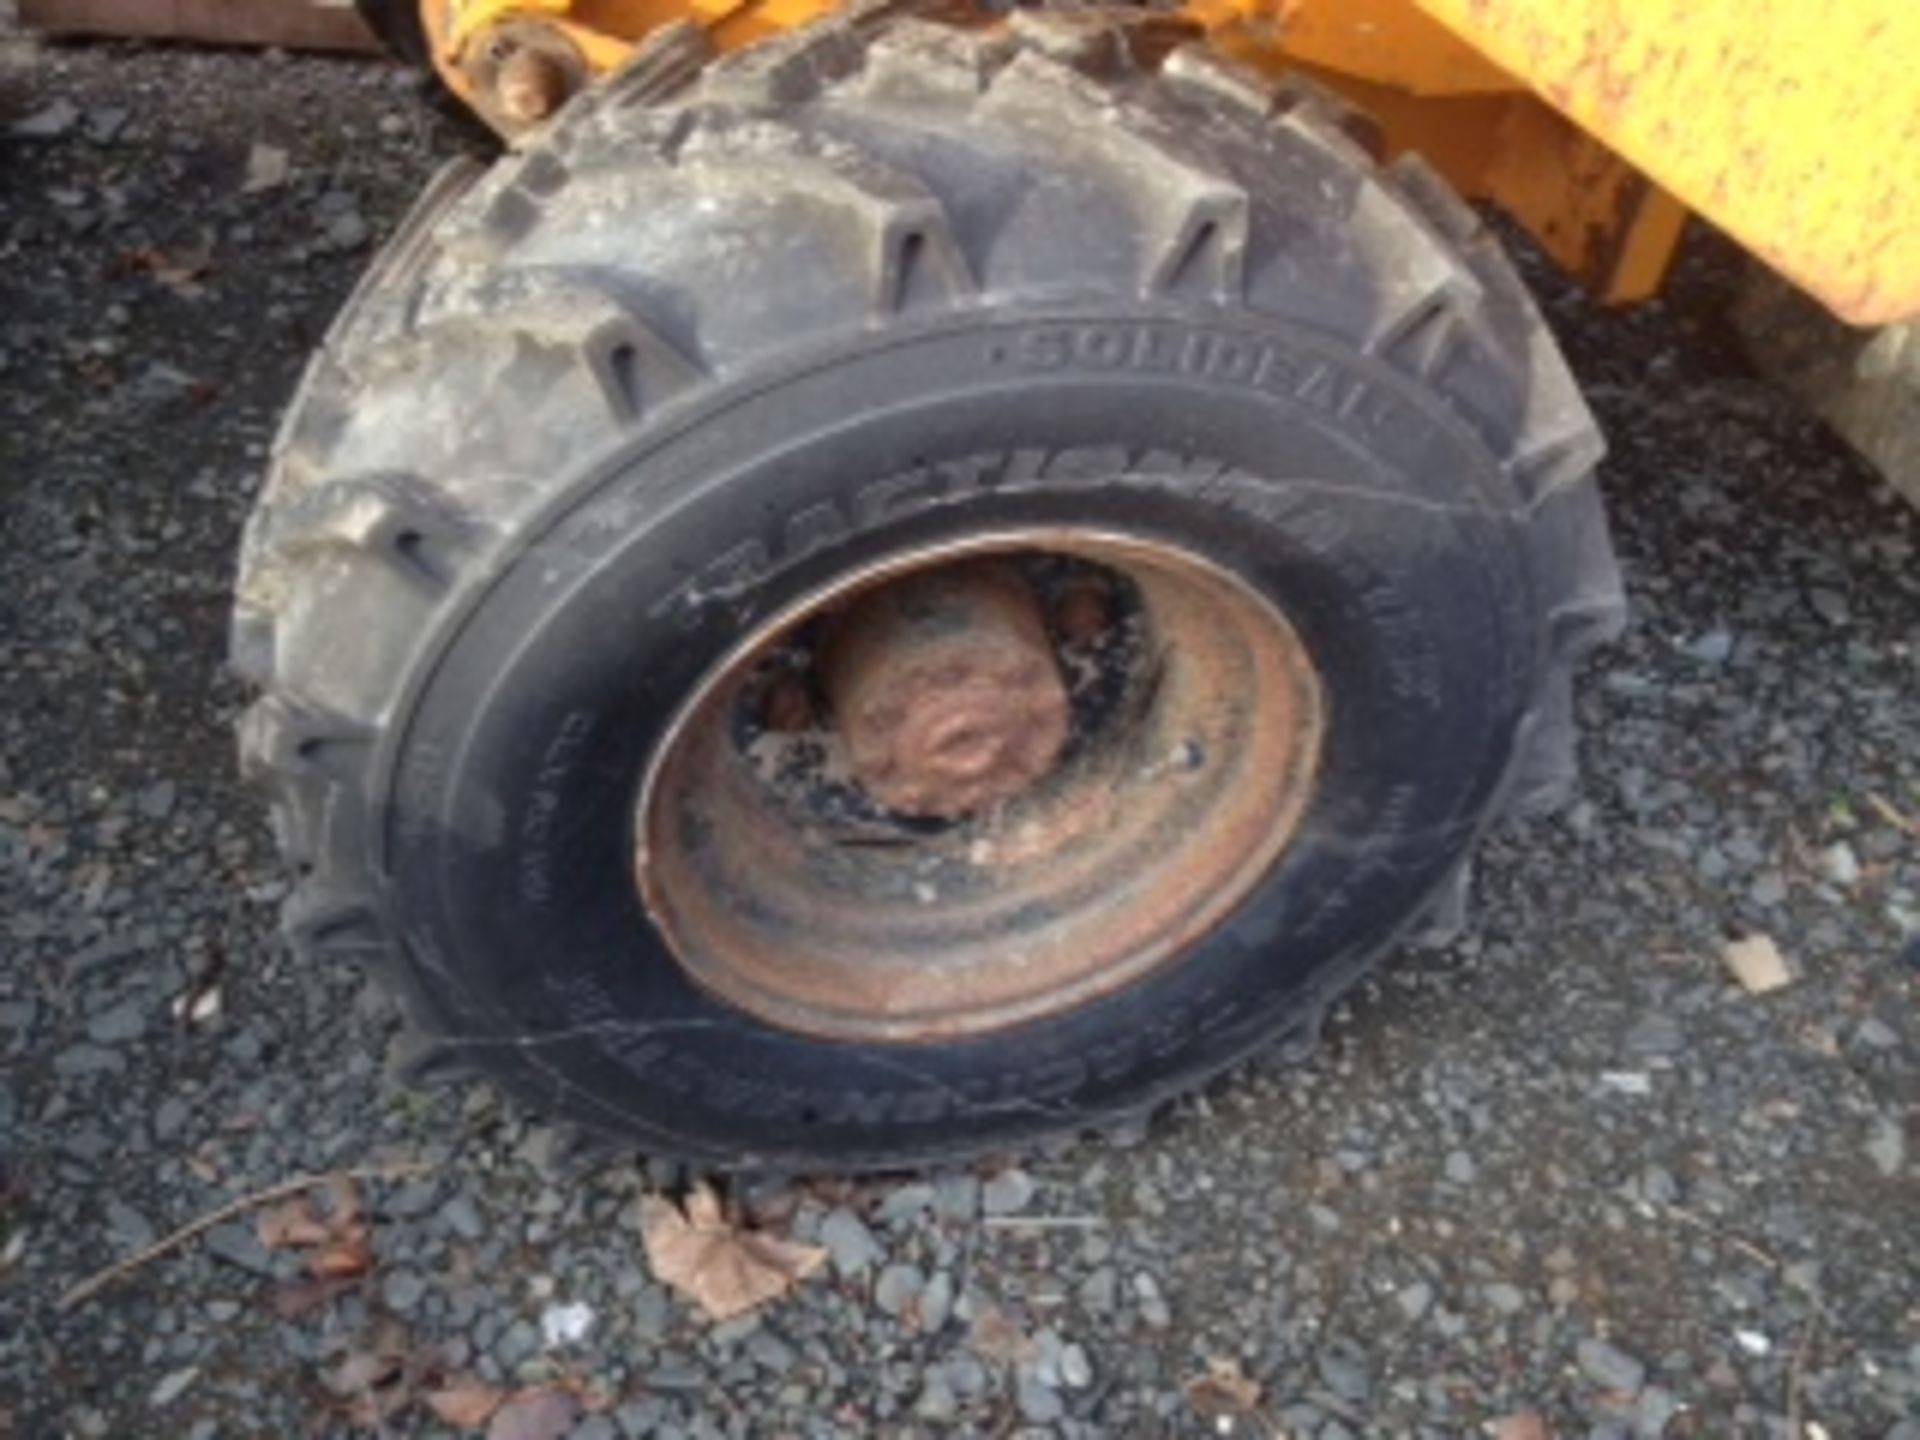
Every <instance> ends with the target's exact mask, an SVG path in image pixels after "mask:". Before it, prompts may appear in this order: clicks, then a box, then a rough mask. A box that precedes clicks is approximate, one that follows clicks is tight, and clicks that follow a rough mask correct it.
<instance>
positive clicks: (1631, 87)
mask: <svg viewBox="0 0 1920 1440" xmlns="http://www.w3.org/2000/svg"><path fill="white" fill-rule="evenodd" d="M1419 4H1420V5H1421V6H1422V8H1424V9H1425V10H1426V11H1427V12H1428V13H1430V14H1431V15H1433V16H1434V18H1436V19H1438V20H1440V21H1442V22H1443V23H1444V24H1446V25H1447V26H1448V27H1449V28H1450V29H1452V30H1453V31H1454V32H1455V33H1456V34H1458V35H1459V36H1460V37H1461V38H1463V39H1464V40H1466V41H1467V42H1468V43H1469V44H1472V45H1474V46H1475V47H1476V48H1478V49H1480V50H1481V51H1483V52H1484V53H1485V54H1486V55H1487V56H1488V57H1490V58H1491V59H1492V60H1493V61H1494V62H1495V63H1496V64H1498V65H1500V66H1501V67H1502V68H1504V69H1506V70H1508V71H1511V72H1512V73H1513V74H1515V75H1518V76H1520V77H1521V78H1523V79H1524V80H1525V81H1526V82H1527V84H1528V85H1529V86H1530V87H1532V88H1533V89H1534V90H1535V91H1536V92H1537V93H1539V94H1540V95H1542V96H1543V97H1544V98H1546V99H1547V100H1548V101H1550V102H1551V103H1552V104H1553V105H1555V106H1556V107H1557V108H1559V109H1560V110H1562V111H1563V112H1565V113H1566V114H1567V115H1569V116H1570V117H1572V118H1573V119H1574V120H1575V121H1576V122H1577V123H1578V124H1580V125H1581V126H1583V127H1584V128H1586V129H1587V130H1588V131H1590V132H1591V133H1592V134H1594V135H1595V136H1597V137H1598V138H1599V139H1600V140H1602V141H1604V142H1605V143H1606V144H1607V145H1608V146H1610V147H1611V148H1612V149H1614V150H1617V151H1619V152H1620V153H1621V154H1622V155H1624V156H1626V158H1627V159H1629V160H1631V161H1632V162H1633V163H1634V164H1635V165H1637V166H1639V167H1640V169H1642V170H1644V171H1645V172H1646V173H1647V174H1648V175H1650V176H1652V177H1653V178H1654V179H1655V180H1656V181H1658V182H1659V183H1660V185H1661V186H1662V187H1664V188H1665V189H1666V190H1668V191H1670V192H1671V193H1672V194H1674V195H1676V196H1678V197H1679V198H1680V199H1681V200H1682V201H1684V202H1685V203H1686V204H1688V205H1689V206H1691V207H1692V208H1693V209H1695V210H1697V211H1698V212H1700V213H1701V214H1702V215H1705V216H1706V217H1707V218H1708V219H1710V220H1712V221H1713V222H1714V223H1715V224H1716V225H1719V226H1720V227H1721V228H1722V229H1725V230H1727V231H1729V232H1731V233H1732V234H1733V235H1734V236H1735V237H1737V238H1738V239H1739V240H1741V241H1742V242H1743V243H1744V244H1746V245H1747V246H1748V248H1750V249H1751V250H1753V251H1754V252H1755V253H1756V254H1758V255H1759V256H1760V257H1761V258H1762V259H1764V260H1766V261H1768V262H1769V263H1770V264H1772V265H1773V266H1774V267H1775V268H1777V269H1779V270H1780V271H1782V272H1783V273H1784V274H1786V275H1787V276H1788V277H1789V278H1791V279H1793V280H1794V281H1796V282H1797V283H1799V284H1800V285H1801V286H1802V287H1804V288H1805V289H1807V290H1808V291H1810V292H1812V293H1813V294H1814V295H1816V296H1818V297H1819V298H1820V299H1821V300H1823V301H1825V302H1826V304H1827V305H1828V306H1829V307H1831V308H1832V309H1833V310H1834V312H1835V313H1837V314H1838V315H1840V316H1841V317H1842V318H1844V319H1848V320H1851V321H1853V322H1855V323H1856V324H1880V323H1884V322H1888V321H1893V320H1899V319H1905V318H1910V317H1914V316H1920V3H1916V0H1823V3H1816V0H1419Z"/></svg>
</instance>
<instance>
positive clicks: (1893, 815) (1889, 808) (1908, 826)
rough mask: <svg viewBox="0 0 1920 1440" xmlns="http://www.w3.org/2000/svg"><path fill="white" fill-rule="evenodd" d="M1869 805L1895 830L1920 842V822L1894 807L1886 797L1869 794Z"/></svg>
mask: <svg viewBox="0 0 1920 1440" xmlns="http://www.w3.org/2000/svg"><path fill="white" fill-rule="evenodd" d="M1867 804H1868V806H1869V807H1870V808H1871V809H1872V810H1873V811H1874V813H1875V814H1877V815H1879V817H1880V818H1881V819H1882V820H1884V821H1886V822H1887V823H1888V824H1889V825H1891V826H1893V828H1894V829H1896V830H1900V831H1903V832H1905V834H1906V835H1907V838H1909V839H1911V840H1920V820H1916V819H1914V818H1913V817H1912V816H1911V815H1907V814H1903V813H1902V812H1901V811H1899V810H1898V809H1896V808H1895V807H1894V804H1893V802H1892V801H1891V800H1889V799H1887V797H1886V796H1884V795H1879V794H1875V793H1872V792H1868V795H1867Z"/></svg>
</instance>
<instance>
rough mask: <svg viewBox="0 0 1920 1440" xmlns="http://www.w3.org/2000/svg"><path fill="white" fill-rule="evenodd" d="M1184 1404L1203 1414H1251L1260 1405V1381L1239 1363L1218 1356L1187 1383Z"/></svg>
mask: <svg viewBox="0 0 1920 1440" xmlns="http://www.w3.org/2000/svg"><path fill="white" fill-rule="evenodd" d="M1186 1392H1187V1404H1189V1405H1191V1406H1192V1407H1193V1408H1194V1409H1195V1410H1197V1411H1199V1412H1200V1413H1201V1414H1202V1415H1251V1414H1252V1413H1253V1412H1254V1411H1255V1410H1256V1409H1258V1408H1259V1405H1260V1384H1259V1382H1258V1381H1256V1380H1252V1379H1250V1378H1248V1376H1247V1375H1246V1373H1245V1372H1244V1371H1242V1370H1241V1368H1240V1362H1239V1361H1238V1360H1233V1359H1222V1358H1220V1357H1218V1356H1216V1357H1214V1358H1213V1359H1211V1360H1209V1361H1207V1371H1206V1373H1205V1374H1204V1375H1196V1376H1194V1377H1193V1378H1192V1379H1191V1380H1189V1381H1187V1384H1186Z"/></svg>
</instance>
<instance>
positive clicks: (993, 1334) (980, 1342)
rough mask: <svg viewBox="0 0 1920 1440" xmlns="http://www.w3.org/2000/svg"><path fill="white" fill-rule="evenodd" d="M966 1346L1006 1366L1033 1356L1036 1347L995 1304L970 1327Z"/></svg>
mask: <svg viewBox="0 0 1920 1440" xmlns="http://www.w3.org/2000/svg"><path fill="white" fill-rule="evenodd" d="M967 1346H968V1348H969V1349H971V1350H972V1351H973V1352H974V1353H975V1354H976V1355H979V1356H982V1357H984V1358H985V1359H988V1360H998V1361H1000V1362H1002V1363H1003V1364H1007V1365H1018V1364H1021V1363H1022V1362H1024V1361H1028V1360H1031V1359H1032V1358H1033V1356H1034V1344H1033V1341H1031V1340H1029V1339H1028V1338H1027V1334H1026V1331H1024V1330H1022V1329H1021V1328H1020V1327H1019V1326H1018V1325H1016V1324H1014V1323H1013V1321H1011V1320H1009V1319H1008V1318H1007V1316H1006V1313H1005V1312H1004V1311H1002V1310H1000V1309H999V1308H997V1307H996V1306H992V1305H989V1306H988V1307H987V1308H986V1309H984V1310H982V1311H981V1312H980V1313H979V1314H978V1315H976V1316H974V1317H973V1323H972V1324H971V1325H969V1326H968V1327H967Z"/></svg>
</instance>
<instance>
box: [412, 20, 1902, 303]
mask: <svg viewBox="0 0 1920 1440" xmlns="http://www.w3.org/2000/svg"><path fill="white" fill-rule="evenodd" d="M422 5H423V19H424V21H425V28H426V30H427V34H428V36H429V39H430V41H431V43H432V44H433V47H434V52H435V60H436V63H437V64H438V66H439V68H440V69H441V72H442V73H443V75H445V76H446V78H447V79H448V81H449V83H450V84H452V85H453V87H454V89H455V90H456V91H458V92H460V93H461V94H463V95H464V96H465V97H466V98H468V99H469V100H470V101H472V102H473V103H474V104H475V106H476V108H477V109H479V110H480V111H481V113H482V114H489V113H490V110H489V104H488V101H489V98H490V97H489V96H488V95H487V94H485V93H484V90H485V84H486V79H487V77H488V76H489V75H490V74H491V73H492V72H490V71H489V70H487V69H486V68H485V67H484V66H480V67H476V66H475V65H474V64H473V63H472V61H473V57H474V56H475V55H477V54H479V53H481V52H482V50H483V49H484V47H485V45H486V43H487V39H488V37H489V36H490V35H492V34H495V33H498V32H499V31H500V30H501V28H502V27H507V26H513V27H519V28H520V29H521V30H522V31H523V32H524V30H525V29H526V28H527V27H529V26H538V27H541V29H542V32H543V33H544V34H546V35H547V36H549V37H550V38H551V42H552V43H553V44H555V45H557V46H565V47H567V48H568V49H569V50H570V52H571V55H572V57H573V60H574V63H575V66H576V69H577V71H578V72H579V73H599V72H603V71H605V70H608V69H611V68H614V67H615V66H617V65H618V64H619V63H620V62H621V61H622V60H624V58H625V57H626V56H627V54H629V53H630V52H631V50H632V48H633V47H634V46H635V45H636V44H637V43H638V42H639V41H641V40H642V39H644V38H645V36H646V35H647V34H648V33H649V32H651V31H652V30H654V29H656V28H658V27H659V26H661V25H663V24H665V23H668V22H670V21H674V20H690V21H692V22H694V23H697V24H699V25H701V26H703V27H705V28H707V29H708V30H709V31H710V32H711V33H712V35H713V37H714V39H715V40H716V42H718V43H719V45H720V46H721V47H722V48H733V47H735V46H738V45H742V44H747V43H751V42H752V41H754V40H758V39H761V38H764V37H766V36H767V35H769V34H772V33H775V32H777V31H779V30H782V29H785V28H788V27H790V26H793V25H797V24H801V23H804V22H805V21H807V20H811V19H814V18H817V17H818V16H819V15H821V14H823V13H826V12H827V11H830V10H831V9H833V8H834V4H833V3H832V0H422ZM1179 13H1180V15H1181V16H1183V17H1184V18H1185V19H1186V20H1188V21H1189V22H1191V23H1192V24H1193V25H1194V26H1195V27H1196V28H1198V29H1200V30H1202V31H1204V32H1206V33H1207V35H1208V37H1209V38H1210V39H1211V41H1212V42H1213V43H1214V44H1215V45H1216V47H1217V48H1219V49H1220V50H1221V51H1223V52H1224V53H1226V54H1228V55H1230V56H1232V57H1234V58H1235V59H1238V60H1240V61H1242V62H1243V63H1246V64H1249V65H1252V66H1254V67H1257V68H1259V69H1261V70H1264V71H1268V72H1269V73H1274V72H1282V71H1288V70H1297V71H1302V72H1305V73H1307V74H1310V75H1312V76H1314V77H1315V78H1318V79H1320V80H1323V81H1325V82H1327V83H1329V84H1331V85H1332V86H1334V87H1335V88H1337V89H1339V90H1340V91H1342V92H1343V93H1344V94H1345V95H1346V96H1347V98H1348V99H1349V100H1351V101H1352V102H1353V103H1354V104H1355V105H1356V106H1357V107H1358V108H1359V109H1360V110H1361V111H1362V112H1364V113H1365V114H1366V115H1367V116H1369V117H1370V118H1371V119H1372V120H1373V121H1374V123H1375V124H1376V125H1377V127H1378V130H1379V133H1380V138H1381V141H1382V143H1383V145H1384V148H1386V149H1387V150H1388V151H1390V152H1394V151H1399V150H1403V149H1417V150H1419V151H1421V152H1422V153H1423V154H1425V155H1426V156H1427V158H1428V159H1429V160H1430V161H1431V162H1432V163H1434V164H1435V165H1436V166H1438V167H1439V168H1440V169H1441V170H1442V171H1444V172H1445V173H1446V174H1447V175H1448V177H1449V178H1450V179H1451V180H1452V181H1453V183H1454V184H1455V185H1456V186H1457V187H1458V188H1460V189H1461V190H1462V191H1463V192H1464V193H1466V194H1468V195H1471V196H1476V197H1479V198H1484V199H1490V200H1493V201H1495V202H1497V203H1499V204H1500V205H1502V206H1503V207H1505V208H1506V209H1507V210H1509V211H1510V212H1511V213H1512V214H1513V215H1514V216H1515V217H1516V218H1517V219H1518V220H1519V221H1520V222H1521V223H1522V224H1524V225H1525V226H1526V227H1527V228H1528V229H1529V230H1531V231H1532V232H1533V233H1534V234H1535V236H1536V237H1537V238H1538V239H1539V240H1540V241H1541V243H1542V244H1543V246H1544V247H1545V248H1546V249H1547V251H1548V252H1549V253H1550V254H1551V255H1553V256H1554V258H1555V259H1556V260H1558V261H1559V262H1560V263H1561V264H1562V265H1563V266H1565V267H1566V268H1567V269H1569V270H1570V271H1572V272H1573V273H1575V274H1576V275H1578V276H1579V277H1580V278H1581V279H1582V280H1583V281H1585V282H1586V283H1587V284H1588V285H1589V286H1590V287H1592V288H1593V289H1594V290H1595V291H1596V292H1597V293H1599V294H1601V295H1602V296H1604V297H1605V298H1607V299H1610V300H1616V301H1625V300H1634V299H1640V298H1644V297H1646V296H1648V295H1651V294H1653V293H1655V292H1656V291H1657V290H1658V288H1659V285H1660V283H1661V280H1662V278H1663V276H1664V274H1665V271H1666V267H1667V264H1668V261H1669V260H1670V259H1671V257H1672V254H1673V251H1674V249H1675V247H1676V246H1677V244H1678V241H1679V237H1680V233H1681V229H1682V225H1683V222H1684V220H1685V217H1686V215H1687V213H1688V212H1689V211H1692V212H1696V213H1698V214H1700V215H1702V216H1704V217H1705V218H1706V219H1708V220H1710V221H1711V222H1713V223H1714V224H1715V225H1717V226H1719V227H1720V228H1721V229H1723V230H1725V231H1727V232H1728V233H1730V234H1731V235H1733V236H1735V237H1736V238H1737V239H1739V240H1740V241H1741V242H1742V243H1743V244H1744V245H1746V246H1747V248H1748V249H1750V250H1751V251H1752V252H1753V253H1754V254H1756V255H1758V256H1759V257H1760V258H1762V259H1763V260H1765V261H1766V262H1767V263H1768V264H1770V265H1772V266H1773V267H1774V268H1775V269H1777V270H1779V271H1780V272H1781V273H1782V274H1784V275H1786V276H1787V277H1788V278H1789V279H1791V280H1793V281H1794V282H1795V283H1796V284H1798V285H1799V286H1801V287H1802V288H1803V289H1805V290H1806V291H1808V292H1809V293H1810V294H1812V295H1814V296H1815V297H1817V298H1818V299H1819V300H1820V301H1821V302H1823V303H1824V304H1825V305H1826V306H1827V307H1828V308H1829V309H1831V310H1832V311H1833V312H1834V313H1835V314H1837V315H1839V316H1840V317H1841V318H1843V319H1845V320H1848V321H1851V322H1853V323H1855V324H1862V325H1867V324H1882V323H1887V322H1891V321H1895V320H1901V319H1906V318H1912V317H1915V316H1920V158H1917V157H1920V5H1915V4H1913V3H1912V0H1837V3H1835V4H1831V5H1825V6H1810V5H1807V4H1805V3H1804V0H1188V3H1187V4H1186V6H1185V8H1184V10H1182V11H1181V12H1179ZM492 113H493V118H495V120H496V123H499V120H498V113H497V109H496V110H494V111H493V112H492ZM503 128H511V127H510V126H509V127H503Z"/></svg>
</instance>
